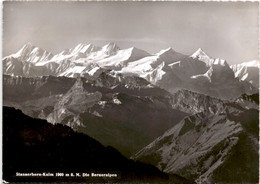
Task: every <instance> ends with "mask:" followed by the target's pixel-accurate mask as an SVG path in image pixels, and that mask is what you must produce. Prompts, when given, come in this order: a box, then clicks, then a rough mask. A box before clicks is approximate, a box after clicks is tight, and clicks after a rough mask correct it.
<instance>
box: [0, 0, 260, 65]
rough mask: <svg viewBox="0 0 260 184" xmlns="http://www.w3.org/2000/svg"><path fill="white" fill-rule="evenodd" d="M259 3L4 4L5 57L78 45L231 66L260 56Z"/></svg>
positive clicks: (53, 51)
mask: <svg viewBox="0 0 260 184" xmlns="http://www.w3.org/2000/svg"><path fill="white" fill-rule="evenodd" d="M258 18H259V16H258V3H257V2H254V3H252V2H246V3H245V2H222V3H219V2H80V1H78V2H77V1H76V2H65V1H63V2H61V1H60V2H57V1H56V2H54V1H52V2H51V1H49V2H47V1H45V2H43V1H41V2H14V1H13V2H4V5H3V47H2V48H3V56H6V55H9V54H12V53H15V52H17V51H18V50H19V49H20V48H21V47H22V46H23V45H24V44H26V43H27V42H31V43H32V44H33V45H35V46H38V47H41V48H43V49H45V50H48V51H50V52H52V53H54V54H56V53H59V52H61V51H62V50H65V49H67V48H72V47H75V46H76V45H77V44H79V43H86V44H88V43H92V44H94V45H97V46H103V45H105V44H107V43H108V42H115V43H116V44H117V45H118V46H119V47H120V48H122V49H124V48H129V47H132V46H135V47H137V48H140V49H143V50H146V51H148V52H150V53H157V52H159V51H160V50H162V49H166V48H168V47H172V48H173V49H174V50H175V51H178V52H181V53H183V54H187V55H191V54H192V53H194V52H195V51H196V50H197V49H198V48H202V49H203V50H204V51H205V52H206V53H207V54H208V55H209V56H211V57H213V58H222V59H226V60H227V61H228V63H229V64H235V63H241V62H245V61H251V60H255V59H258V57H259V50H258V48H259V47H258V45H259V29H258V28H259V26H258Z"/></svg>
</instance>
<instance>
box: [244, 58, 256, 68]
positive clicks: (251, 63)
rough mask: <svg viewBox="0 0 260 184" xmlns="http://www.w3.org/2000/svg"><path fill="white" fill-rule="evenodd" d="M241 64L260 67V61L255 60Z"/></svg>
mask: <svg viewBox="0 0 260 184" xmlns="http://www.w3.org/2000/svg"><path fill="white" fill-rule="evenodd" d="M240 65H241V66H246V67H257V68H260V61H258V60H253V61H248V62H243V63H241V64H240Z"/></svg>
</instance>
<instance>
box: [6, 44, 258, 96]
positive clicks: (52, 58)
mask: <svg viewBox="0 0 260 184" xmlns="http://www.w3.org/2000/svg"><path fill="white" fill-rule="evenodd" d="M107 70H113V71H114V72H116V73H120V74H123V75H130V76H139V77H142V78H144V79H146V80H147V81H149V82H150V83H151V84H154V85H157V86H159V87H161V88H163V89H165V90H167V91H169V92H171V93H174V92H176V91H178V90H179V89H188V90H192V91H195V92H199V93H203V94H207V95H210V96H214V97H218V98H222V99H229V98H236V97H239V96H240V95H241V94H244V93H247V94H253V93H256V92H257V91H258V87H259V85H258V83H259V80H258V78H259V61H251V62H245V63H242V64H237V65H231V66H229V64H228V63H227V62H226V61H225V60H223V59H219V58H217V59H214V58H211V57H210V56H208V55H207V54H206V53H205V52H204V51H203V50H202V49H198V50H197V51H196V52H194V53H193V54H191V55H184V54H181V53H179V52H176V51H175V50H173V49H172V48H168V49H164V50H161V51H160V52H158V53H156V54H150V53H148V52H146V51H144V50H141V49H138V48H135V47H132V48H128V49H120V48H119V47H118V46H117V45H116V44H115V43H108V44H107V45H105V46H103V47H97V46H94V45H93V44H78V45H77V46H76V47H75V48H71V49H67V50H65V51H62V52H60V53H58V54H56V55H54V54H52V53H51V52H48V51H45V50H44V49H41V48H39V47H36V46H33V45H32V44H31V43H28V44H26V45H24V46H23V47H22V48H21V49H20V50H19V51H18V52H17V53H15V54H11V55H9V56H6V57H4V58H3V73H4V74H7V75H12V76H25V77H37V76H48V75H53V76H66V77H78V76H81V77H85V78H88V79H95V78H97V77H98V76H99V75H100V74H101V73H102V72H103V71H107Z"/></svg>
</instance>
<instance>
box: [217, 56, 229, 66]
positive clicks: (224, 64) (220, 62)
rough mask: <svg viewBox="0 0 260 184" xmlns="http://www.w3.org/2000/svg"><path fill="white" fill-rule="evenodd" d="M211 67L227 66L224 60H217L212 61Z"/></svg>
mask: <svg viewBox="0 0 260 184" xmlns="http://www.w3.org/2000/svg"><path fill="white" fill-rule="evenodd" d="M213 65H221V66H229V65H228V63H227V61H226V60H224V59H219V58H217V59H215V60H214V62H213Z"/></svg>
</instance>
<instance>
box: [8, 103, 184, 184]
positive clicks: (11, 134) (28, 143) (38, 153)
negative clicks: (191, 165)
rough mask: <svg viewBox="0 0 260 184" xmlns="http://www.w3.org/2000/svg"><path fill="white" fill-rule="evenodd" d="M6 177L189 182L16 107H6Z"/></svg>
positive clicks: (50, 180)
mask: <svg viewBox="0 0 260 184" xmlns="http://www.w3.org/2000/svg"><path fill="white" fill-rule="evenodd" d="M3 132H4V133H3V179H4V180H6V181H9V182H15V181H19V182H21V181H22V182H26V181H31V182H32V181H34V182H40V181H41V182H54V181H56V182H61V181H65V182H108V181H114V182H133V181H147V182H160V183H168V182H171V181H178V182H181V183H183V182H187V180H185V179H184V178H181V177H177V176H176V177H175V176H173V177H172V180H170V179H169V176H168V175H167V174H164V173H162V172H160V171H159V170H158V169H156V168H155V167H153V166H150V165H146V164H142V163H140V162H134V161H132V160H128V159H126V158H125V157H124V156H122V155H121V154H120V153H119V152H118V151H117V150H115V149H114V148H112V147H104V146H103V145H102V144H100V143H99V142H98V141H96V140H94V139H92V138H90V137H89V136H87V135H84V134H81V133H76V132H74V131H73V130H72V129H71V128H69V127H67V126H64V125H60V124H57V125H52V124H49V123H47V122H46V121H45V120H39V119H33V118H30V117H28V116H25V115H24V114H22V112H21V111H19V110H15V109H13V108H8V107H4V108H3ZM16 172H20V173H31V172H34V173H42V172H46V173H48V172H49V173H56V172H63V173H71V172H73V173H75V172H79V173H82V172H83V173H87V172H94V173H112V174H113V173H115V174H118V177H115V178H114V179H113V178H108V177H107V178H104V177H99V178H93V177H92V178H83V177H79V178H73V177H72V178H70V177H44V178H37V177H33V178H30V177H29V178H26V177H22V178H19V177H15V176H14V175H15V173H16Z"/></svg>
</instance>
